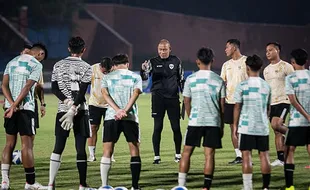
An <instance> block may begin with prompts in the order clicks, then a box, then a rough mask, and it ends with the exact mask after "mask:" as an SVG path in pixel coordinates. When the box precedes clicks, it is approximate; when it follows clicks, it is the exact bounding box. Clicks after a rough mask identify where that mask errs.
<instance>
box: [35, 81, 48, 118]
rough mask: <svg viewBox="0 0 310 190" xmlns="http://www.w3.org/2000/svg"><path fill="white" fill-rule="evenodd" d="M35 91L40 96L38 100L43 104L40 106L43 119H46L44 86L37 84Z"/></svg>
mask: <svg viewBox="0 0 310 190" xmlns="http://www.w3.org/2000/svg"><path fill="white" fill-rule="evenodd" d="M35 91H36V93H37V95H38V98H39V101H40V103H41V106H40V112H41V117H44V116H45V113H46V110H45V106H44V105H45V101H44V89H43V85H42V84H39V83H37V84H36V88H35Z"/></svg>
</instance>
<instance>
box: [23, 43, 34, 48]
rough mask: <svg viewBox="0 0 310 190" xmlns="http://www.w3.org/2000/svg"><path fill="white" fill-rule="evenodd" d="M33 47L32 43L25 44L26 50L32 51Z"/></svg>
mask: <svg viewBox="0 0 310 190" xmlns="http://www.w3.org/2000/svg"><path fill="white" fill-rule="evenodd" d="M31 48H32V45H31V44H30V43H25V44H24V49H31Z"/></svg>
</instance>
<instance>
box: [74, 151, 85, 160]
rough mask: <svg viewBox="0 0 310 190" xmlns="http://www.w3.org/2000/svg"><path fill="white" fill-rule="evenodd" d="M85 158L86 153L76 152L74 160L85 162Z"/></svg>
mask: <svg viewBox="0 0 310 190" xmlns="http://www.w3.org/2000/svg"><path fill="white" fill-rule="evenodd" d="M86 158H87V155H86V152H84V153H83V152H78V153H77V154H76V160H86Z"/></svg>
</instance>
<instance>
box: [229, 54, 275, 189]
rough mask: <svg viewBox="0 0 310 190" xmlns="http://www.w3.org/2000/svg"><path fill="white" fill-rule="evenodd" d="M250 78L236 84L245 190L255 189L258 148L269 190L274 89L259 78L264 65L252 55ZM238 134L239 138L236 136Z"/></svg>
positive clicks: (248, 63) (265, 186) (236, 116)
mask: <svg viewBox="0 0 310 190" xmlns="http://www.w3.org/2000/svg"><path fill="white" fill-rule="evenodd" d="M246 66H247V74H248V76H249V78H248V79H247V80H245V81H243V82H241V83H240V84H238V85H237V87H236V90H235V94H234V100H235V102H236V104H235V107H234V126H233V127H234V128H233V129H234V133H233V134H234V138H235V139H238V140H239V149H240V150H241V152H242V160H243V161H242V173H243V175H242V178H243V189H244V190H252V189H253V186H252V185H253V184H252V173H253V167H252V150H253V149H257V150H258V152H259V158H260V161H261V172H262V175H263V189H264V190H267V189H269V184H270V172H271V168H270V162H269V122H268V110H269V106H270V101H271V89H270V86H269V85H268V83H267V82H266V81H264V80H263V79H262V78H260V77H259V72H260V69H261V67H262V66H263V61H262V59H261V58H260V57H259V56H257V55H253V56H249V57H247V59H246ZM238 134H239V137H238V136H237V135H238Z"/></svg>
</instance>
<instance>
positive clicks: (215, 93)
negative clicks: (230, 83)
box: [183, 70, 225, 126]
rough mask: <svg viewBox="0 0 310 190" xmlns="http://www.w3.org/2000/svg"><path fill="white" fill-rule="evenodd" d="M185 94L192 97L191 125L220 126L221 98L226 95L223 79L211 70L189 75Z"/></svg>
mask: <svg viewBox="0 0 310 190" xmlns="http://www.w3.org/2000/svg"><path fill="white" fill-rule="evenodd" d="M185 83H186V84H185V86H184V93H183V95H184V96H186V97H190V98H191V114H190V117H189V125H190V126H219V125H220V103H219V101H220V98H224V97H225V85H224V81H223V79H222V78H221V77H220V76H219V75H217V74H216V73H214V72H212V71H210V70H199V71H197V72H195V73H193V74H192V75H190V76H188V78H187V79H186V82H185Z"/></svg>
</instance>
